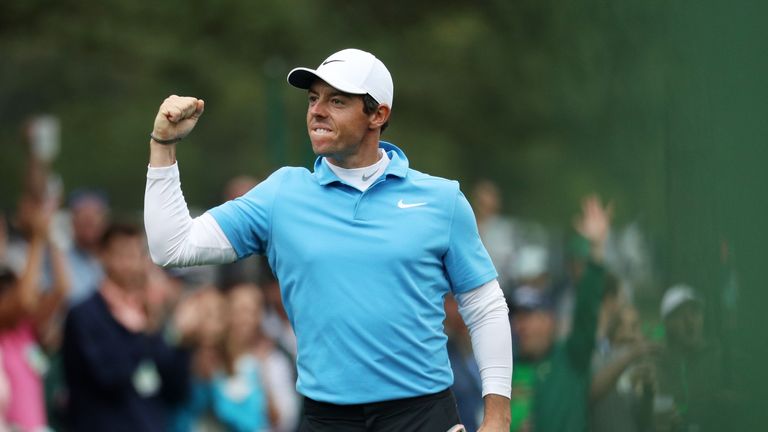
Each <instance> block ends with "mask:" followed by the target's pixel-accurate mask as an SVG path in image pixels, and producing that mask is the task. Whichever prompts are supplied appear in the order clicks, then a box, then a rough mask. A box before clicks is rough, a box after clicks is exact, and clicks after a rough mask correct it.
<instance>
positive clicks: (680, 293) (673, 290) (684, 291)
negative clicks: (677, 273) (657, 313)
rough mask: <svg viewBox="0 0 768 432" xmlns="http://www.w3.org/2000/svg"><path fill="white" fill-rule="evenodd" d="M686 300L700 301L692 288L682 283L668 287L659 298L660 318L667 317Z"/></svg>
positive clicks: (686, 301)
mask: <svg viewBox="0 0 768 432" xmlns="http://www.w3.org/2000/svg"><path fill="white" fill-rule="evenodd" d="M688 302H696V303H701V299H700V298H699V296H698V295H696V292H695V291H694V290H693V288H691V287H690V286H688V285H683V284H678V285H674V286H672V287H670V288H669V289H668V290H667V291H666V292H665V293H664V297H662V299H661V318H662V319H667V317H668V316H669V315H670V314H671V313H672V312H674V311H675V310H677V308H679V307H680V306H682V305H684V304H685V303H688Z"/></svg>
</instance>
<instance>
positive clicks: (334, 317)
mask: <svg viewBox="0 0 768 432" xmlns="http://www.w3.org/2000/svg"><path fill="white" fill-rule="evenodd" d="M288 82H289V83H290V84H291V85H293V86H294V87H298V88H300V89H304V90H306V91H307V93H306V94H307V102H308V103H307V132H308V134H309V138H310V141H311V142H312V150H313V151H314V152H315V154H316V155H317V156H318V157H317V160H316V161H315V164H314V169H313V171H309V170H307V169H305V168H300V167H284V168H281V169H279V170H277V171H275V172H274V173H273V174H272V175H271V176H269V178H267V179H266V180H264V181H263V182H262V183H261V184H259V185H258V186H256V187H255V188H253V189H252V190H251V191H250V192H248V193H247V194H245V195H244V196H243V197H241V198H238V199H235V200H233V201H229V202H226V203H224V204H222V205H220V206H218V207H215V208H213V209H211V210H209V211H208V212H206V213H205V214H203V215H202V216H200V217H197V218H194V219H193V218H191V217H190V215H189V211H188V209H187V204H186V202H185V200H184V196H183V194H182V191H181V183H180V180H179V166H178V163H177V162H176V143H177V142H178V141H181V140H182V139H183V138H184V137H186V136H187V135H188V134H189V133H190V132H191V131H192V129H193V128H194V127H195V124H196V123H197V121H198V119H199V118H200V116H201V115H202V113H203V108H204V102H203V100H201V99H196V98H194V97H179V96H170V97H169V98H167V99H166V100H165V101H164V102H163V103H162V105H161V106H160V110H159V112H158V113H157V116H156V118H155V124H154V128H153V130H152V133H151V134H150V143H149V145H150V160H149V163H150V166H149V168H148V172H147V186H146V194H145V209H144V219H145V224H146V229H147V236H148V240H149V246H150V251H151V254H152V258H153V259H154V261H155V262H156V263H158V264H160V265H163V266H192V265H201V264H217V263H229V262H233V261H236V260H238V259H242V258H244V257H247V256H249V255H252V254H265V255H266V256H267V258H268V260H269V263H270V266H271V268H272V270H273V272H274V274H275V275H276V277H277V279H278V280H279V282H280V286H281V292H282V298H283V303H284V305H285V310H286V312H287V314H288V317H289V319H290V322H291V324H292V325H293V329H294V331H295V333H296V339H297V344H298V354H297V369H298V381H297V384H296V388H297V390H298V391H299V393H301V394H302V395H303V396H304V411H303V414H302V419H301V426H300V430H301V431H335V432H344V431H398V432H409V431H425V432H443V431H448V430H452V431H453V430H461V428H460V427H459V426H457V425H459V424H460V422H461V421H460V419H459V417H458V414H457V410H456V402H455V399H454V397H453V395H452V393H451V391H450V386H451V384H452V383H453V375H452V373H451V367H450V364H449V362H448V354H447V350H446V339H447V338H446V336H445V334H444V332H443V320H444V318H445V313H444V309H443V298H444V296H445V295H446V294H447V293H449V292H452V293H453V294H454V295H455V296H456V299H457V301H458V303H459V307H460V312H461V314H462V317H463V319H464V321H465V322H466V324H467V326H468V328H469V331H470V334H471V336H472V344H473V348H474V353H475V357H476V359H477V363H478V365H479V368H480V375H481V379H482V389H483V390H482V391H483V397H484V402H485V409H484V414H485V415H484V420H483V423H482V426H481V428H480V430H481V431H483V432H501V431H508V430H509V421H510V414H509V396H510V385H511V375H512V348H511V338H510V328H509V322H508V319H507V306H506V302H505V301H504V297H503V294H502V292H501V289H500V288H499V284H498V282H497V281H496V276H497V275H496V271H495V269H494V267H493V265H492V264H491V260H490V258H489V257H488V253H487V252H486V250H485V248H484V247H483V244H482V243H481V241H480V237H479V236H478V233H477V226H476V223H475V219H474V215H473V213H472V209H471V207H470V205H469V203H468V202H467V200H466V198H465V197H464V195H463V194H462V193H461V191H460V190H459V185H458V183H457V182H455V181H450V180H445V179H442V178H438V177H433V176H430V175H427V174H424V173H421V172H419V171H416V170H413V169H411V168H410V166H409V163H408V158H407V157H406V155H405V153H404V152H403V150H401V149H400V148H398V147H396V146H395V145H393V144H390V143H388V142H385V141H381V140H380V138H381V133H382V131H383V130H384V129H385V128H386V126H387V125H388V121H389V117H390V113H391V111H392V107H393V104H392V101H393V95H394V88H393V84H392V77H391V76H390V73H389V71H388V70H387V68H386V67H385V66H384V64H383V63H382V62H381V61H380V60H379V59H377V58H376V57H374V56H373V55H372V54H370V53H367V52H364V51H360V50H357V49H345V50H343V51H339V52H337V53H335V54H332V55H331V56H330V57H328V58H327V59H326V60H324V61H323V62H322V63H321V64H320V66H319V67H318V68H317V69H308V68H296V69H294V70H292V71H291V72H290V73H289V74H288Z"/></svg>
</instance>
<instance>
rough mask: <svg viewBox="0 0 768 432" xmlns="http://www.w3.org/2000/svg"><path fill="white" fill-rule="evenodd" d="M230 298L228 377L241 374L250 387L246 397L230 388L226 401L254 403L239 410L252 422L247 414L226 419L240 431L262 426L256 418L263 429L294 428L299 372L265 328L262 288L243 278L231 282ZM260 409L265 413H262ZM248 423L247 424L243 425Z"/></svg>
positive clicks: (228, 380) (228, 382)
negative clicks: (260, 415) (239, 417)
mask: <svg viewBox="0 0 768 432" xmlns="http://www.w3.org/2000/svg"><path fill="white" fill-rule="evenodd" d="M227 298H228V304H229V314H230V316H229V318H230V319H229V321H228V323H229V326H228V331H227V342H226V360H227V370H228V372H229V376H228V377H227V378H226V381H225V383H226V385H227V386H230V387H231V386H232V383H233V382H235V381H238V380H239V382H241V383H242V384H246V383H247V388H248V389H249V390H250V393H249V394H247V395H245V392H243V396H242V397H241V402H237V401H233V399H234V398H233V396H235V395H233V394H232V392H231V391H228V392H222V394H223V395H224V396H226V399H227V401H230V402H237V405H239V406H240V407H243V408H245V407H246V405H250V407H251V408H250V409H245V410H241V411H240V412H239V413H238V416H242V417H244V418H247V419H248V423H243V421H242V420H238V421H236V422H235V421H226V422H225V423H227V424H228V426H230V428H231V429H233V430H237V431H241V430H243V431H245V430H260V429H258V428H257V425H256V422H257V421H260V422H261V426H260V427H262V428H264V429H267V428H269V430H274V431H288V430H293V428H295V427H296V423H297V418H298V395H297V394H296V391H295V389H294V386H295V376H294V373H293V367H292V366H291V362H290V359H289V357H288V356H287V355H286V354H285V353H284V352H281V351H280V350H279V349H278V348H277V346H276V345H275V344H274V342H273V341H272V340H271V339H270V338H269V337H268V336H266V335H265V334H264V332H263V330H262V327H261V322H262V316H263V311H264V298H263V294H262V292H261V290H260V288H259V287H258V286H257V285H254V284H240V285H236V286H234V287H232V289H231V290H230V291H229V292H228V294H227ZM244 388H246V387H244ZM214 402H216V400H214ZM257 413H261V414H262V418H261V419H259V417H258V415H257ZM246 424H248V425H249V427H248V428H245V427H244V426H245V425H246ZM233 425H234V427H233Z"/></svg>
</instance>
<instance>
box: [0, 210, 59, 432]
mask: <svg viewBox="0 0 768 432" xmlns="http://www.w3.org/2000/svg"><path fill="white" fill-rule="evenodd" d="M25 200H27V203H28V204H29V205H30V207H28V208H27V211H26V212H25V213H24V214H25V218H24V219H23V220H22V221H21V222H23V224H24V226H25V228H26V234H27V239H28V244H27V247H26V252H27V255H26V257H25V260H24V261H25V264H24V270H23V271H22V272H21V273H20V274H19V276H18V277H17V276H16V274H15V272H14V271H13V270H11V269H9V268H6V267H3V268H2V269H0V352H2V358H3V362H2V367H3V371H4V373H5V375H6V377H7V379H8V389H9V393H10V395H11V397H10V398H9V399H8V405H7V408H6V410H5V413H4V415H5V420H6V421H7V423H8V424H9V425H10V426H11V427H12V428H16V429H19V430H23V431H27V430H37V429H41V428H44V427H46V426H47V418H46V414H45V401H44V395H43V384H42V376H43V374H44V373H45V370H46V366H47V360H46V357H45V355H44V354H43V351H42V350H41V348H40V345H39V342H40V341H41V340H42V337H43V335H44V334H45V333H46V332H47V330H48V329H49V327H50V324H51V322H52V321H53V318H54V316H55V315H56V312H57V310H58V308H59V306H60V305H61V304H62V302H63V300H64V298H65V297H66V295H67V291H68V290H69V280H68V277H67V272H66V262H65V258H64V256H63V254H62V253H61V252H60V251H59V250H58V248H56V247H55V246H54V245H53V244H51V243H50V241H49V240H48V229H49V225H50V220H51V216H52V213H53V210H54V207H53V206H52V205H49V204H48V203H42V202H40V201H38V200H35V199H33V198H31V197H26V198H25ZM34 203H37V204H36V205H33V204H34ZM46 246H48V248H49V251H50V254H49V255H50V261H51V266H52V281H51V282H52V285H51V287H50V289H49V290H48V291H46V292H45V293H43V292H42V291H41V289H40V280H41V275H42V272H43V270H42V267H43V257H44V254H45V250H46Z"/></svg>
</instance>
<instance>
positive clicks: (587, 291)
mask: <svg viewBox="0 0 768 432" xmlns="http://www.w3.org/2000/svg"><path fill="white" fill-rule="evenodd" d="M611 213H612V211H611V208H610V206H607V207H606V206H604V205H603V204H602V203H601V202H600V199H599V198H598V197H596V196H590V197H587V198H585V199H584V201H583V202H582V213H581V215H580V216H579V218H578V219H577V221H576V223H575V228H576V230H577V231H578V233H579V234H580V235H582V236H583V237H584V238H586V239H587V240H588V241H589V243H590V245H591V251H590V258H591V259H590V262H589V264H588V265H587V267H586V269H585V271H584V273H583V275H582V276H581V279H580V280H579V283H578V288H577V293H578V294H577V298H576V307H575V312H574V318H573V329H572V332H571V334H570V335H569V336H568V338H567V339H565V340H563V341H562V342H556V337H555V331H556V323H555V315H554V311H553V307H552V302H551V299H549V298H548V297H547V296H546V294H544V293H542V292H541V291H538V290H535V289H532V288H519V289H518V290H517V291H516V292H515V295H514V299H513V315H512V326H513V330H514V332H515V334H516V335H517V337H518V349H517V352H516V355H517V358H516V360H515V369H514V372H513V376H512V398H511V408H512V423H511V427H510V431H513V432H530V431H534V432H569V431H573V432H585V431H586V430H587V403H588V395H589V386H590V378H591V377H590V361H591V357H592V351H593V349H594V345H595V331H596V327H597V314H598V309H599V307H600V301H601V298H602V290H603V285H604V279H605V270H604V269H603V267H602V266H601V263H602V259H603V251H604V247H605V241H606V239H607V237H608V231H609V228H610V219H611Z"/></svg>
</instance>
